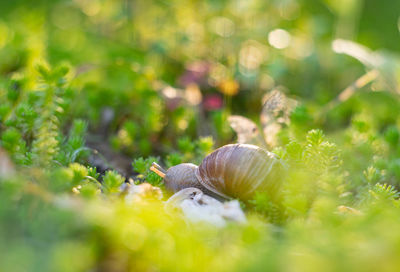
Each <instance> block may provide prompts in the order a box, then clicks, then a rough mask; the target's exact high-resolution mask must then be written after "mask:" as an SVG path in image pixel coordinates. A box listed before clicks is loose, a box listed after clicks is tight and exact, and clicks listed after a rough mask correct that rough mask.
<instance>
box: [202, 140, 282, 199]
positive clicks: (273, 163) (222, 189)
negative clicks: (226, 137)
mask: <svg viewBox="0 0 400 272" xmlns="http://www.w3.org/2000/svg"><path fill="white" fill-rule="evenodd" d="M282 167H283V165H282V162H281V160H280V159H279V158H278V156H276V155H275V154H274V153H271V152H268V151H266V150H264V149H262V148H260V147H258V146H255V145H248V144H231V145H225V146H223V147H221V148H219V149H217V150H215V151H214V152H213V153H211V154H210V155H208V156H207V157H206V158H204V160H203V162H202V163H201V164H200V166H199V167H198V168H197V169H196V172H195V175H196V177H197V179H198V180H199V182H200V183H201V184H202V185H203V186H204V187H206V188H207V189H208V190H210V191H212V192H214V193H216V194H218V195H220V196H222V197H225V198H239V199H242V200H248V199H250V198H251V197H252V196H253V195H254V193H255V192H256V191H262V192H267V193H268V194H269V195H273V194H274V192H275V191H276V190H277V189H278V188H279V185H280V183H281V182H280V181H281V174H282V171H281V169H282Z"/></svg>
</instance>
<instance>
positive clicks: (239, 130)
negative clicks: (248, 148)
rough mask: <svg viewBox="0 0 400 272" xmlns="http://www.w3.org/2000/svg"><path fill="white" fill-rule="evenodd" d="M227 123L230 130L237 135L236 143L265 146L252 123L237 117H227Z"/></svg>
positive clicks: (244, 118)
mask: <svg viewBox="0 0 400 272" xmlns="http://www.w3.org/2000/svg"><path fill="white" fill-rule="evenodd" d="M228 121H229V124H230V126H231V127H232V129H233V130H234V131H235V132H236V134H237V137H238V139H237V142H238V143H240V144H254V145H258V146H265V143H264V141H263V139H262V136H261V135H260V131H259V129H258V127H257V125H256V124H255V123H254V122H253V121H251V120H250V119H248V118H246V117H243V116H239V115H232V116H229V117H228Z"/></svg>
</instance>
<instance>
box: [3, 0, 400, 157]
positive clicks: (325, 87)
mask: <svg viewBox="0 0 400 272" xmlns="http://www.w3.org/2000/svg"><path fill="white" fill-rule="evenodd" d="M399 16H400V2H398V1H392V0H382V1H379V2H378V1H374V0H341V1H331V0H324V1H317V0H268V1H266V0H229V1H228V0H212V1H211V0H209V1H208V0H207V1H203V0H202V1H196V0H191V1H180V0H172V1H162V0H159V1H156V0H146V1H144V0H143V1H140V0H139V1H129V0H113V1H111V0H73V1H66V0H48V1H47V0H38V1H23V0H15V1H1V3H0V59H1V62H0V77H1V78H2V79H3V82H6V81H7V80H8V79H9V78H11V79H12V81H13V82H14V83H15V82H17V83H16V84H17V85H18V86H19V88H27V89H33V90H34V89H35V88H36V85H35V80H36V76H37V72H36V69H35V67H36V65H37V64H38V63H41V62H43V61H47V62H48V63H49V64H50V65H52V66H57V65H60V64H62V65H67V66H69V67H70V73H69V74H68V77H69V78H68V80H70V82H71V84H70V87H69V92H68V95H67V97H68V98H69V99H70V100H71V101H74V103H71V104H70V105H69V106H68V109H67V110H68V118H71V120H72V119H73V118H74V117H80V118H85V119H86V120H88V122H89V129H90V132H91V133H92V135H93V137H92V138H93V139H95V138H96V137H97V138H96V139H99V137H100V139H102V141H103V140H104V139H107V143H109V144H110V146H111V147H112V149H113V150H116V151H120V152H123V153H125V154H127V155H138V154H140V155H141V156H142V155H144V156H146V155H149V154H165V153H167V152H169V151H171V149H172V148H173V147H174V146H176V139H179V138H180V137H186V138H187V139H193V138H197V137H198V136H207V135H211V136H213V138H214V139H215V141H216V142H217V145H222V144H225V143H228V142H232V141H233V140H234V139H235V135H234V133H233V131H232V130H231V129H230V127H229V124H228V122H227V121H226V119H227V117H228V116H229V115H232V114H238V115H243V116H246V117H247V118H250V119H251V120H253V121H255V122H256V123H258V122H259V114H260V111H261V109H262V98H263V96H264V95H265V94H266V93H268V92H269V91H271V90H273V89H275V88H278V89H279V90H280V91H282V92H283V93H285V94H286V95H287V96H288V97H290V98H293V99H296V100H298V101H300V102H301V106H300V108H297V110H295V117H297V118H294V120H295V121H296V120H297V121H298V122H300V123H301V126H302V127H303V128H304V130H307V129H309V128H311V127H322V128H324V129H325V130H327V131H335V129H337V128H339V127H342V126H343V125H347V124H348V123H349V122H350V120H351V116H352V114H353V113H354V112H355V111H357V110H358V109H357V107H356V106H355V105H354V103H353V104H352V105H351V106H348V107H343V108H339V109H338V110H336V111H335V110H333V111H332V112H330V114H328V116H327V118H328V119H326V118H325V117H324V118H323V119H322V121H320V120H319V119H318V118H317V117H316V116H313V114H314V113H315V112H317V111H319V110H321V109H322V108H323V107H324V105H327V104H328V103H329V102H330V101H332V100H333V99H335V97H337V96H338V95H339V93H340V92H341V91H343V90H344V89H345V88H346V87H347V86H349V85H351V84H352V83H353V82H354V81H355V80H356V79H357V78H359V77H361V76H363V75H364V74H365V73H366V72H368V71H370V70H372V69H375V68H376V67H375V66H377V65H378V66H379V65H380V66H379V67H378V69H386V71H389V72H387V74H389V75H390V76H392V78H390V80H391V81H390V80H386V81H385V82H386V85H385V84H377V83H376V84H375V85H373V86H372V89H373V90H376V91H381V90H390V91H393V90H394V92H396V91H398V89H397V85H396V84H397V83H396V76H398V74H399V69H398V61H397V59H398V53H399V50H400V19H399ZM343 40H348V41H353V42H356V43H354V44H346V43H345V44H343V43H340V41H342V42H343ZM335 41H336V42H337V41H339V43H338V44H336V45H337V46H336V49H335V46H333V45H334V44H335ZM341 53H345V54H341ZM378 54H379V55H378ZM348 55H350V56H352V57H349V56H348ZM376 56H379V57H380V58H379V60H380V61H379V64H376V61H375V60H376V58H375V57H376ZM382 56H384V57H382ZM382 59H384V61H381V60H382ZM382 63H384V65H383V64H382ZM374 65H375V66H374ZM382 67H383V68H382ZM389 81H390V82H389ZM368 82H370V81H368ZM388 82H389V83H390V84H391V85H390V84H388ZM4 84H6V83H4ZM389 85H390V86H389ZM382 99H386V98H382ZM388 100H390V97H389V98H388ZM385 108H387V107H386V106H385ZM330 116H331V117H330ZM332 116H333V117H332ZM385 118H386V119H387V118H389V117H387V115H385V117H384V118H383V119H385ZM292 119H293V118H292ZM315 119H318V120H317V121H315ZM386 119H385V120H386ZM385 120H384V122H383V123H385V122H386V123H387V121H385ZM67 121H68V120H67ZM66 124H68V122H66ZM67 128H68V125H66V129H67Z"/></svg>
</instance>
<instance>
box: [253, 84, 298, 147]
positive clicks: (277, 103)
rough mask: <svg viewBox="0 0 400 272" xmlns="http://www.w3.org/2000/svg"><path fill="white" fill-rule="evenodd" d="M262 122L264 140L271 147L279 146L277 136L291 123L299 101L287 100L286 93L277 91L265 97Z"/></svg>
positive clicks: (261, 116)
mask: <svg viewBox="0 0 400 272" xmlns="http://www.w3.org/2000/svg"><path fill="white" fill-rule="evenodd" d="M263 101H264V103H263V107H262V110H261V115H260V121H261V125H262V127H263V133H264V139H265V141H266V143H267V145H268V146H269V147H273V146H275V145H276V144H277V139H276V136H277V134H278V132H279V131H280V130H281V129H282V127H283V126H284V125H288V124H289V121H290V113H291V111H292V110H293V109H294V108H295V107H296V105H297V101H296V100H294V99H290V98H287V97H286V95H285V94H284V93H282V92H281V91H279V90H277V89H275V90H273V91H271V92H269V93H268V94H266V95H265V96H264V99H263Z"/></svg>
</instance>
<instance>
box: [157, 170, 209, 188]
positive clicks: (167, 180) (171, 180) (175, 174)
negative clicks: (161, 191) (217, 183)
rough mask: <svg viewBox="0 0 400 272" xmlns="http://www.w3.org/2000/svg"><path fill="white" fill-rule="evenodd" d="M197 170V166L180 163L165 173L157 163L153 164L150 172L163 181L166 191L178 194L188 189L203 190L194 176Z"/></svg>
mask: <svg viewBox="0 0 400 272" xmlns="http://www.w3.org/2000/svg"><path fill="white" fill-rule="evenodd" d="M197 168H198V167H197V165H194V164H192V163H181V164H178V165H175V166H172V167H171V168H169V169H168V170H167V171H166V170H164V169H163V168H162V167H161V166H159V165H158V164H157V163H153V164H152V166H151V167H150V170H151V171H153V172H154V173H156V174H158V175H159V176H160V177H162V178H163V179H164V184H165V187H166V188H167V190H170V191H173V192H178V191H180V190H182V189H184V188H189V187H195V188H203V187H202V186H201V184H200V182H199V181H198V179H197V177H196V174H195V172H196V169H197Z"/></svg>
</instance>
